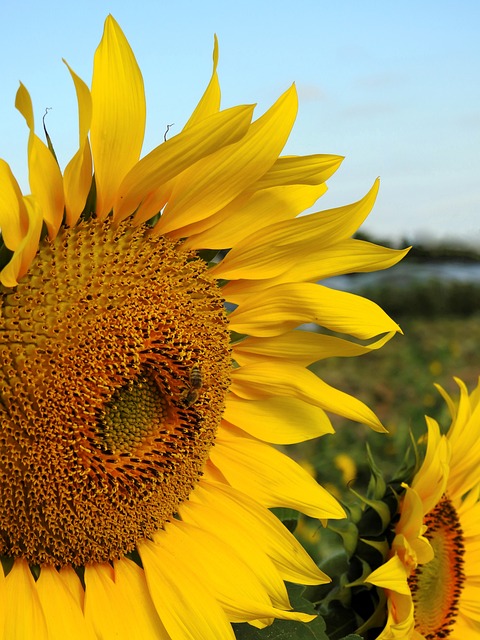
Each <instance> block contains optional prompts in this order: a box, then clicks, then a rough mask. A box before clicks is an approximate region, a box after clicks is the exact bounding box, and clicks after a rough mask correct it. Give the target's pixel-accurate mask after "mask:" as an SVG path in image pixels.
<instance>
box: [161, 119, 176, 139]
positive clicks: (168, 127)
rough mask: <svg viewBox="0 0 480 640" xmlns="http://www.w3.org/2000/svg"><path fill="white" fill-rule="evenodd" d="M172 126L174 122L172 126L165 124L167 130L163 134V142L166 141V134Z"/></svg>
mask: <svg viewBox="0 0 480 640" xmlns="http://www.w3.org/2000/svg"><path fill="white" fill-rule="evenodd" d="M174 124H175V123H174V122H172V124H167V130H166V131H165V133H164V134H163V141H164V142H166V141H167V133H168V132H169V131H170V127H173V125H174Z"/></svg>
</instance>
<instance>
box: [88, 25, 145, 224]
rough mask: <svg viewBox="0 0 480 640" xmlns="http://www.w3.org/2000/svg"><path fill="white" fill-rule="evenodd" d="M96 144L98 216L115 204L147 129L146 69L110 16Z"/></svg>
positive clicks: (98, 78)
mask: <svg viewBox="0 0 480 640" xmlns="http://www.w3.org/2000/svg"><path fill="white" fill-rule="evenodd" d="M92 103H93V109H92V130H91V135H90V139H91V144H92V153H93V159H94V165H95V182H96V186H97V206H96V214H97V217H99V218H103V217H105V216H106V215H107V214H108V213H109V212H110V211H111V209H112V207H113V203H114V200H115V196H116V194H117V190H118V188H119V186H120V184H121V182H122V180H123V178H124V177H125V175H126V174H127V173H128V171H129V170H130V169H131V168H132V167H133V165H134V164H135V163H136V162H137V160H138V158H139V157H140V151H141V149H142V144H143V136H144V133H145V92H144V87H143V79H142V74H141V71H140V69H139V67H138V64H137V61H136V60H135V56H134V54H133V51H132V50H131V48H130V45H129V44H128V41H127V39H126V38H125V36H124V34H123V32H122V30H121V29H120V27H119V26H118V24H117V23H116V22H115V20H114V19H113V17H112V16H108V17H107V19H106V20H105V27H104V31H103V36H102V40H101V42H100V44H99V46H98V48H97V51H96V52H95V58H94V63H93V78H92Z"/></svg>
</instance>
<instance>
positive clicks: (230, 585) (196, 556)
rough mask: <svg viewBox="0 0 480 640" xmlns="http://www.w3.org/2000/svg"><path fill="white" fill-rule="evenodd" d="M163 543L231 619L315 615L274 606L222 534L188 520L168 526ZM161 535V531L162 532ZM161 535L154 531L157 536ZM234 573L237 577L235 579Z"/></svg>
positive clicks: (301, 618)
mask: <svg viewBox="0 0 480 640" xmlns="http://www.w3.org/2000/svg"><path fill="white" fill-rule="evenodd" d="M165 534H166V535H165V536H163V538H162V540H163V544H164V546H165V548H166V549H168V551H169V552H170V553H171V554H172V555H173V556H174V557H177V558H178V557H180V558H181V559H183V560H185V561H186V562H187V564H188V565H189V566H190V567H191V568H192V570H193V571H195V573H196V574H197V576H198V578H199V580H201V581H202V582H203V583H204V584H205V586H206V588H207V589H209V590H211V591H212V593H214V594H215V596H216V598H217V600H218V602H219V603H220V604H221V606H222V608H223V609H224V611H225V612H226V614H227V616H228V619H229V620H230V621H231V622H246V621H251V620H257V619H259V618H260V619H262V618H283V619H286V620H300V621H303V622H308V621H310V620H311V619H312V616H309V615H306V614H301V613H300V614H299V613H296V612H291V611H282V610H280V609H277V608H275V607H273V606H272V604H271V602H270V598H269V595H268V593H267V591H266V590H265V589H264V587H263V586H262V585H261V583H260V581H259V580H258V578H257V577H256V575H255V573H256V572H255V571H254V570H253V568H251V567H250V566H249V565H247V564H245V563H244V562H243V561H242V560H241V559H240V558H239V557H238V556H237V554H236V553H235V551H234V549H233V548H232V547H230V546H229V545H228V544H227V543H226V542H225V541H224V536H223V532H222V537H221V538H220V537H219V536H218V535H215V534H212V533H211V532H208V531H205V530H204V529H203V528H202V527H198V526H195V525H192V524H190V523H186V522H178V521H177V522H172V523H170V524H169V525H167V526H166V528H165ZM159 535H161V534H159ZM157 537H158V536H155V535H154V540H156V538H157ZM232 576H235V579H234V580H232Z"/></svg>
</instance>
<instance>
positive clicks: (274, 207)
mask: <svg viewBox="0 0 480 640" xmlns="http://www.w3.org/2000/svg"><path fill="white" fill-rule="evenodd" d="M326 190H327V187H326V186H325V185H324V184H319V185H314V186H311V185H286V186H278V187H271V188H269V189H262V190H261V191H258V192H256V193H253V194H252V193H251V192H250V191H249V190H247V192H244V193H241V194H240V195H239V196H238V197H237V198H235V200H232V202H230V203H229V204H227V206H226V207H224V208H223V209H221V210H220V211H218V212H217V213H215V214H214V215H212V216H210V217H209V218H206V219H205V220H200V221H198V222H196V223H193V224H191V225H188V226H186V227H185V229H184V231H185V234H186V236H188V237H187V238H186V239H185V248H189V249H206V248H213V249H224V248H227V247H231V246H233V245H235V244H236V243H237V242H240V241H241V240H243V239H244V238H245V237H246V236H248V235H250V234H251V233H252V232H253V231H255V230H257V231H258V230H259V229H263V228H264V227H267V226H268V225H269V224H273V223H275V222H278V221H279V220H290V219H291V218H294V217H295V216H296V215H298V214H299V213H301V212H302V211H305V209H308V208H309V207H311V206H313V205H314V204H315V202H316V201H317V200H318V198H320V196H322V195H323V194H324V193H325V191H326ZM267 251H268V249H267Z"/></svg>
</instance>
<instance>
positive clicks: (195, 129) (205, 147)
mask: <svg viewBox="0 0 480 640" xmlns="http://www.w3.org/2000/svg"><path fill="white" fill-rule="evenodd" d="M252 112H253V106H251V105H245V106H240V107H232V108H231V109H226V110H225V111H220V112H219V113H215V114H213V115H211V116H210V117H208V118H206V119H205V120H202V121H201V122H199V123H198V124H196V125H193V126H191V127H189V128H188V129H187V131H182V132H181V133H179V134H178V135H176V136H173V138H170V139H169V140H167V141H166V142H164V143H163V144H161V145H159V146H158V147H156V148H155V149H153V151H151V152H150V153H148V154H147V155H146V156H145V157H144V158H142V159H141V160H140V161H139V162H138V163H137V164H136V165H135V166H134V167H133V168H132V170H131V171H129V172H128V174H127V175H126V176H125V179H124V180H123V182H122V184H121V185H120V187H119V190H118V194H117V199H116V202H115V207H114V209H115V212H114V213H115V215H114V217H115V220H117V221H119V220H123V219H125V218H126V217H128V216H129V215H130V214H131V213H133V212H134V211H135V210H136V209H137V207H138V206H139V204H140V203H141V202H142V200H144V199H145V198H146V197H147V196H148V195H149V194H150V193H151V192H154V191H155V190H157V189H160V188H162V186H164V185H165V184H166V183H168V181H169V180H171V179H172V178H174V177H175V176H177V175H179V174H180V173H182V172H183V171H185V170H186V169H187V168H188V167H190V166H192V165H193V164H195V163H196V162H197V161H199V160H200V159H201V158H203V157H205V156H207V155H208V154H210V153H213V152H214V151H216V150H217V149H219V148H221V147H223V146H226V145H231V144H233V143H234V142H236V141H237V140H239V139H241V138H242V137H243V136H244V135H245V133H246V132H247V131H248V127H249V125H250V121H251V118H252ZM157 212H158V211H155V210H152V212H151V215H154V214H156V213H157Z"/></svg>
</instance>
